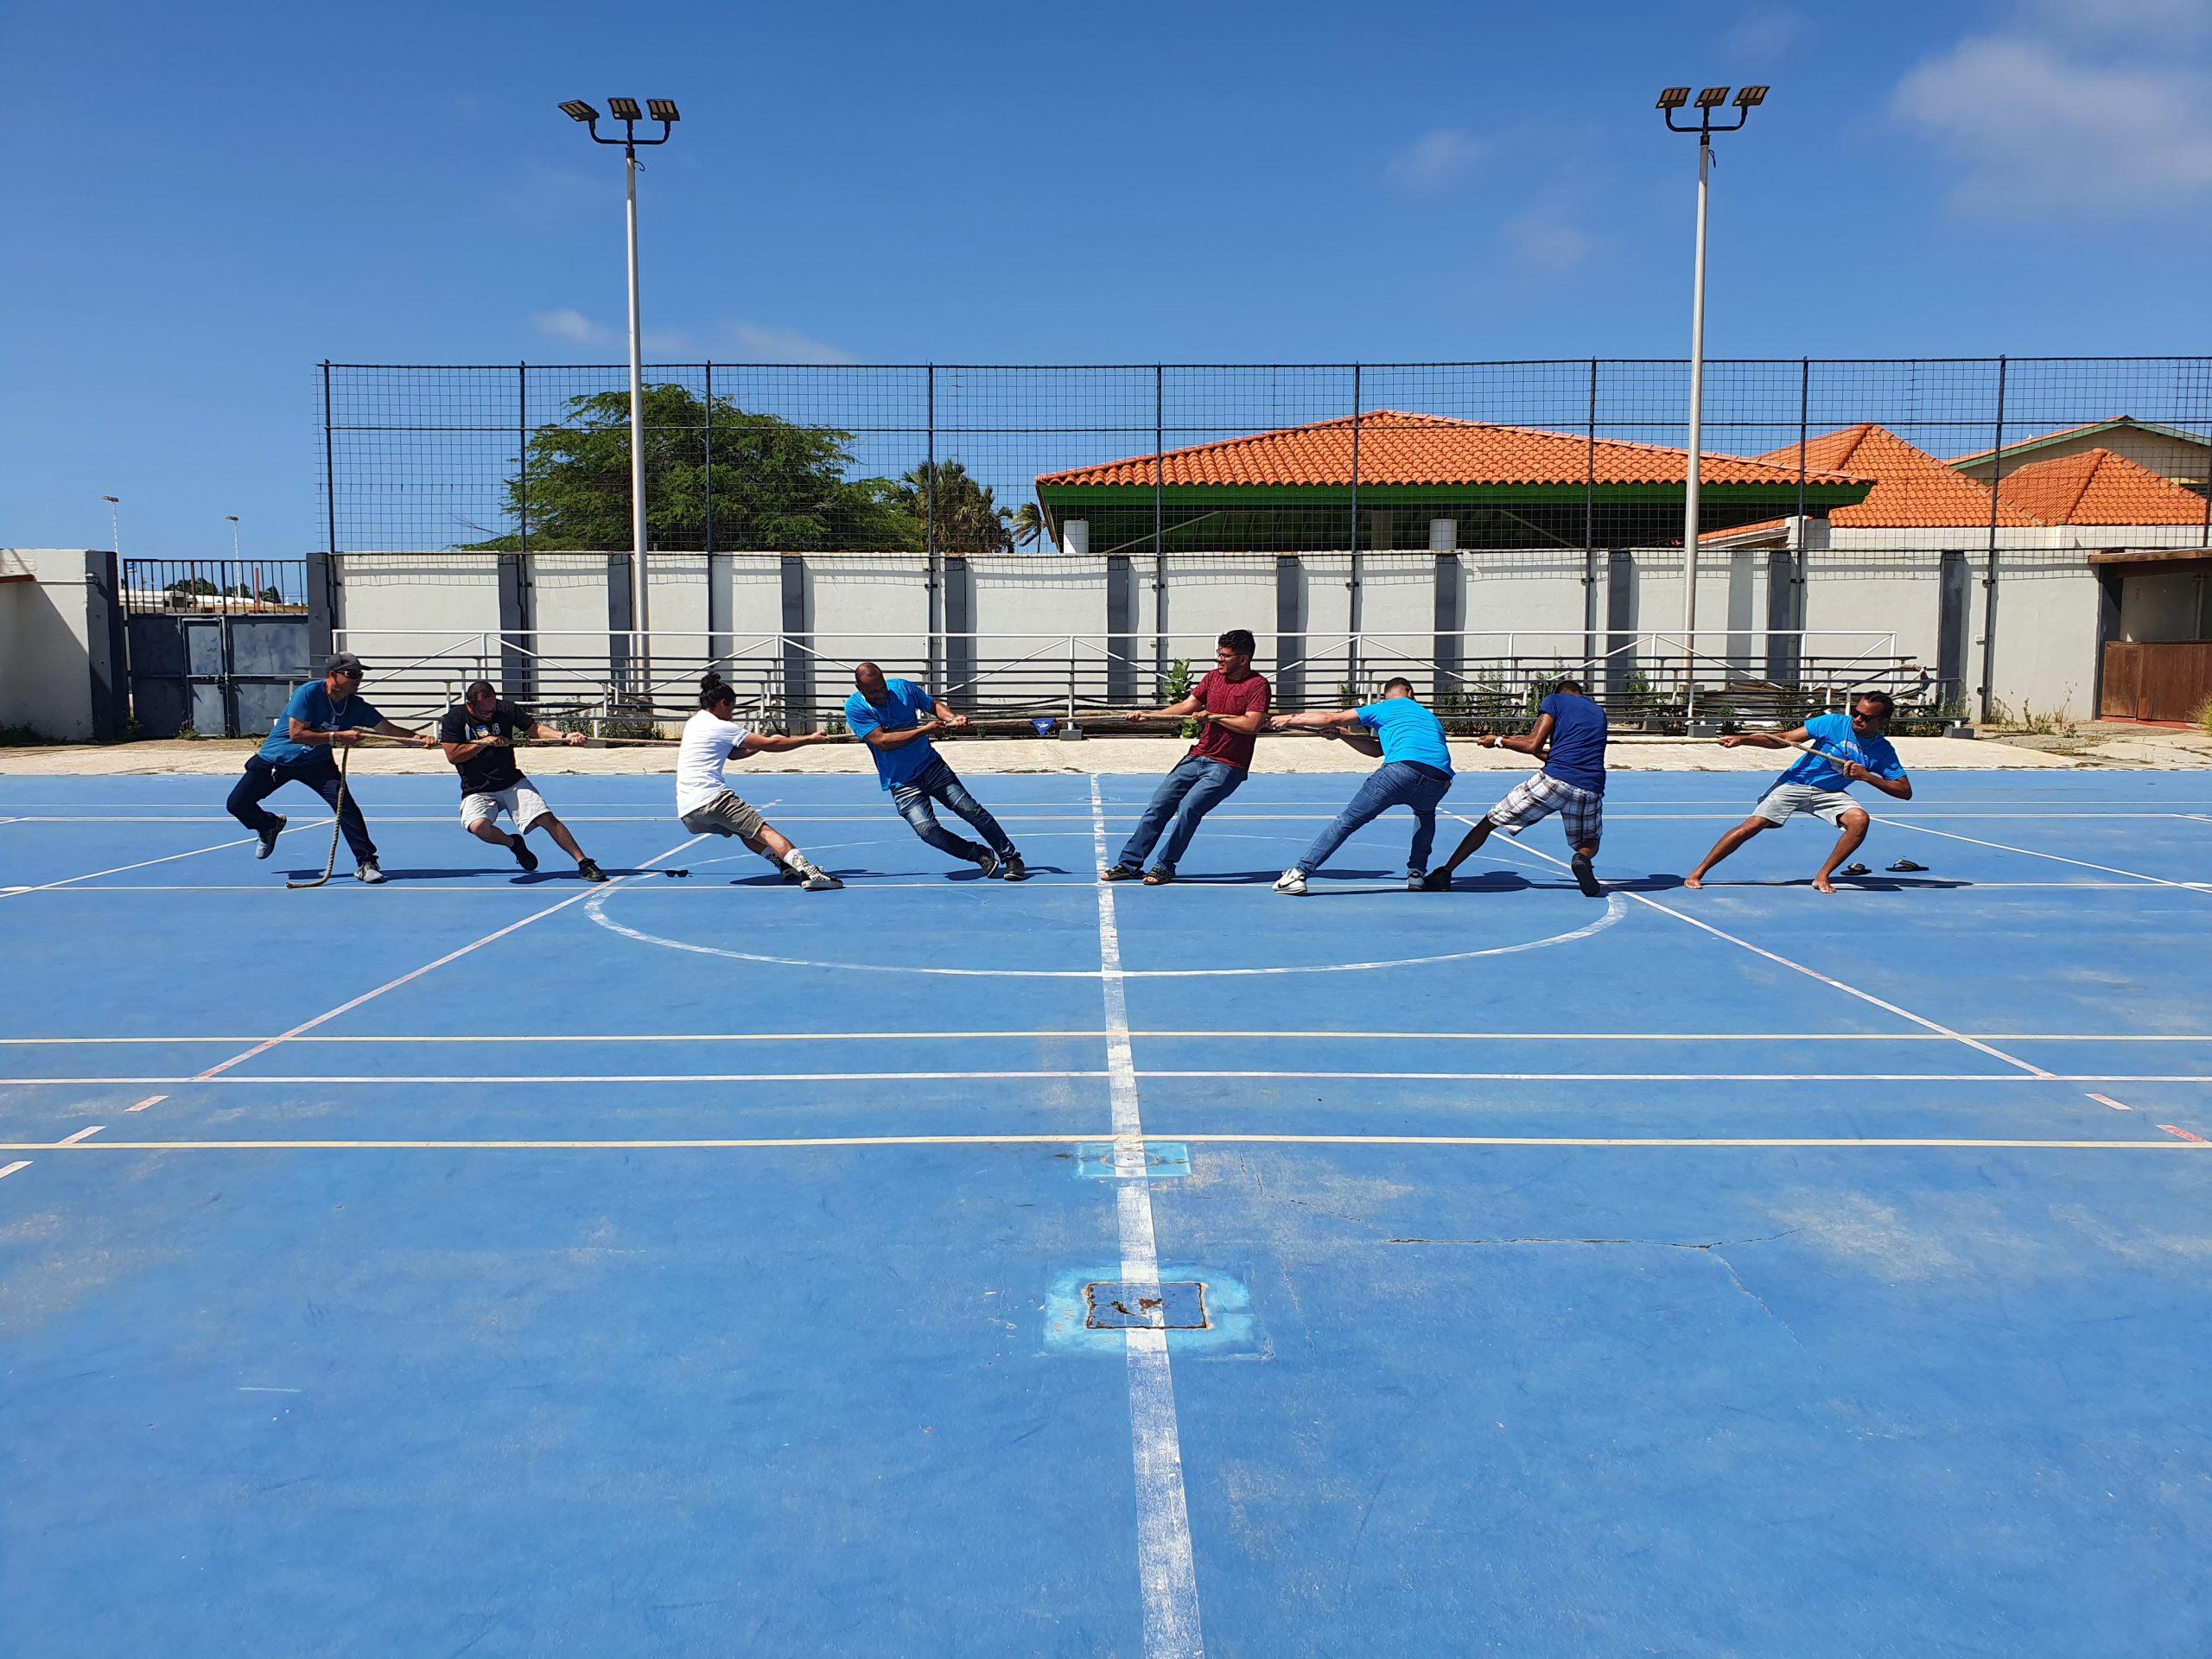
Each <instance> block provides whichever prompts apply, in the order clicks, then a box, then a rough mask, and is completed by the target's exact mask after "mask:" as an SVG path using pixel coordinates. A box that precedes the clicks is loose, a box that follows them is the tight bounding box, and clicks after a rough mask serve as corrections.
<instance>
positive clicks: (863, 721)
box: [845, 676, 937, 789]
mask: <svg viewBox="0 0 2212 1659" xmlns="http://www.w3.org/2000/svg"><path fill="white" fill-rule="evenodd" d="M883 689H884V690H885V691H886V692H887V693H888V694H889V696H888V697H887V700H886V702H884V704H883V706H882V707H881V708H880V709H879V708H878V707H876V705H875V704H874V703H872V702H869V701H868V699H867V698H866V697H864V696H861V694H860V693H859V692H857V691H855V692H854V693H853V695H852V696H849V697H847V698H846V699H845V729H846V730H848V731H849V732H850V733H852V734H853V735H854V736H855V737H857V738H859V739H860V740H861V741H862V742H867V741H868V734H869V733H870V732H874V731H879V730H880V731H886V732H910V731H912V730H913V728H915V727H917V726H918V725H920V724H921V723H922V721H925V720H926V719H928V718H929V716H930V715H931V711H932V710H933V709H934V708H935V707H936V703H937V699H936V698H934V697H932V696H930V694H929V693H928V692H927V691H926V690H924V689H923V688H922V687H920V686H918V685H917V684H915V683H913V681H912V680H894V679H892V678H891V677H889V676H886V677H885V678H884V682H883ZM868 753H870V754H872V755H874V757H875V777H876V782H877V783H878V785H880V787H882V788H884V789H895V788H896V787H898V785H900V784H911V783H912V782H913V781H914V779H917V778H918V777H920V776H921V775H922V774H923V773H924V772H927V771H928V770H929V768H930V762H931V761H932V760H936V759H937V751H936V749H934V748H933V747H931V745H930V741H929V739H927V738H926V737H918V738H916V739H915V740H914V741H912V742H911V743H901V744H900V745H899V747H897V748H895V749H879V748H877V747H874V745H872V744H871V745H870V746H869V748H868Z"/></svg>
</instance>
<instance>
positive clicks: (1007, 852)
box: [891, 755, 1014, 861]
mask: <svg viewBox="0 0 2212 1659" xmlns="http://www.w3.org/2000/svg"><path fill="white" fill-rule="evenodd" d="M932 801H936V802H938V803H940V804H943V805H944V806H946V807H949V808H950V809H951V810H953V811H955V812H957V813H958V814H959V815H960V816H961V817H963V818H965V819H967V820H968V822H969V823H971V824H973V825H974V826H975V827H976V831H977V833H978V834H980V835H981V836H982V837H983V839H984V840H985V841H988V842H990V843H991V851H993V852H995V853H996V854H997V855H999V857H1000V859H1001V860H1002V861H1003V860H1005V859H1009V858H1012V857H1014V843H1013V842H1011V841H1009V840H1007V833H1006V831H1005V830H1003V829H1000V828H999V821H998V820H997V819H996V818H995V817H992V816H991V815H990V814H989V813H988V812H987V811H985V810H983V804H982V802H981V801H979V800H977V799H976V798H975V797H974V796H973V795H970V794H969V792H968V785H965V784H963V783H962V782H961V781H960V775H959V774H958V773H957V772H954V771H953V769H952V768H951V767H950V766H946V765H945V764H944V757H943V756H942V755H940V756H938V757H937V758H935V759H933V760H931V762H930V764H929V767H928V769H927V770H926V771H925V772H922V773H921V775H920V776H919V777H918V778H916V779H913V780H912V782H910V783H904V784H893V785H892V786H891V804H893V806H895V807H897V808H898V809H899V817H902V818H904V819H906V822H907V823H910V824H912V826H913V829H914V833H915V834H916V835H918V836H920V837H921V838H922V839H923V840H924V841H926V842H929V844H930V845H931V846H932V847H934V848H936V849H938V851H939V852H940V853H949V854H950V855H952V856H953V857H955V858H964V859H968V860H970V861H974V860H978V859H981V858H982V855H983V849H982V848H981V847H978V846H977V845H976V843H975V842H972V841H969V840H967V839H965V838H964V837H963V836H956V835H954V834H953V833H952V832H951V831H950V830H949V829H944V827H942V826H941V825H940V824H939V823H938V821H937V814H936V813H935V812H933V811H931V810H930V803H931V802H932Z"/></svg>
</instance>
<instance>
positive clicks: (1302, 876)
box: [1275, 869, 1306, 899]
mask: <svg viewBox="0 0 2212 1659" xmlns="http://www.w3.org/2000/svg"><path fill="white" fill-rule="evenodd" d="M1275 891H1276V892H1277V893H1287V894H1288V895H1289V896H1290V897H1291V898H1293V899H1296V898H1299V897H1300V896H1302V895H1303V894H1304V893H1305V892H1306V872H1305V871H1303V870H1300V869H1288V870H1285V871H1284V872H1283V873H1282V874H1281V875H1279V876H1277V877H1276V878H1275Z"/></svg>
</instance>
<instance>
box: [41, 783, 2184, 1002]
mask: <svg viewBox="0 0 2212 1659" xmlns="http://www.w3.org/2000/svg"><path fill="white" fill-rule="evenodd" d="M1615 817H1616V818H1617V819H1618V814H1616V815H1615ZM383 822H384V820H383V819H382V818H378V823H383ZM441 822H442V820H441ZM563 822H564V823H565V822H566V820H565V819H564V820H563ZM784 822H785V823H789V822H791V820H790V819H788V818H786V819H785V820H784ZM1031 839H1032V840H1034V839H1036V837H1034V836H1032V837H1031ZM845 873H846V874H848V875H850V876H852V877H853V878H854V879H853V880H852V882H851V883H850V885H851V886H852V887H854V888H855V891H858V892H867V893H886V892H923V891H926V892H932V893H934V892H938V891H941V890H943V889H944V887H946V886H947V885H948V884H947V883H946V881H945V880H944V878H942V877H939V878H937V879H935V880H920V881H905V880H877V879H876V878H875V877H874V876H871V875H868V874H866V873H865V872H856V871H855V870H854V869H852V868H851V867H847V869H846V872H845ZM484 874H486V875H492V876H498V875H502V874H505V873H504V872H501V871H497V870H486V871H485V872H484ZM557 879H565V878H557V877H556V880H557ZM1325 880H1326V881H1327V882H1328V883H1329V884H1330V885H1327V886H1325V887H1323V888H1322V891H1323V892H1324V893H1398V892H1401V891H1402V887H1401V886H1400V885H1399V884H1398V883H1395V882H1389V881H1385V880H1382V879H1381V878H1376V885H1374V886H1372V887H1359V886H1357V885H1356V884H1357V880H1359V878H1357V877H1351V878H1347V879H1345V880H1343V881H1341V882H1338V880H1337V879H1336V878H1334V877H1328V878H1325ZM1842 880H1846V881H1850V882H1859V881H1872V882H1875V883H1897V884H1902V885H1903V886H1904V887H1906V888H1908V889H1911V890H1916V891H1923V892H1927V893H1952V892H1965V893H2020V892H2038V893H2052V892H2056V893H2150V892H2152V891H2154V888H2153V887H2151V886H2146V885H2145V882H2144V881H2141V880H2138V881H1973V880H1966V879H1964V878H1955V877H1945V876H1943V875H1942V874H1935V873H1930V874H1929V875H1928V877H1927V879H1925V880H1916V879H1915V877H1914V876H1913V875H1910V874H1900V875H1894V876H1893V875H1891V874H1890V873H1889V872H1888V871H1886V870H1877V871H1875V872H1874V873H1873V874H1872V875H1871V876H1855V875H1854V876H1846V877H1843V878H1842ZM1273 881H1274V877H1273V876H1264V877H1262V876H1258V875H1255V876H1252V877H1250V878H1249V879H1248V880H1235V881H1223V880H1207V879H1205V877H1198V878H1192V877H1185V878H1184V879H1183V880H1180V881H1179V882H1177V883H1176V889H1177V893H1178V895H1180V894H1183V893H1273V891H1274V888H1273V887H1272V885H1271V884H1272V883H1273ZM546 885H547V883H546V882H545V881H543V880H540V881H515V880H493V881H488V882H467V881H463V882H450V883H443V882H440V883H432V882H417V881H410V880H404V878H403V879H402V880H401V881H400V882H399V883H398V884H397V885H394V884H391V883H387V884H386V887H385V894H384V895H383V897H381V898H379V899H378V903H382V902H384V901H385V899H387V898H397V897H405V898H410V899H496V898H500V897H503V896H504V897H522V896H528V895H531V894H534V893H537V892H538V891H539V890H541V889H542V888H543V887H545V886H546ZM765 885H766V884H764V883H754V884H753V886H755V887H759V886H765ZM951 885H966V884H963V883H955V884H951ZM1025 885H1026V886H1027V887H1053V888H1060V887H1091V886H1094V885H1096V884H1095V883H1094V882H1093V881H1091V880H1090V879H1089V878H1076V877H1069V876H1063V877H1060V878H1058V879H1055V878H1053V877H1052V876H1049V875H1046V876H1039V875H1032V876H1031V877H1030V878H1029V880H1028V881H1027V883H1026V884H1025ZM1705 885H1706V887H1707V890H1708V891H1710V892H1714V893H1724V892H1725V893H1739V894H1744V895H1745V896H1749V895H1751V894H1753V893H1799V892H1802V891H1803V889H1804V887H1805V883H1804V881H1803V880H1802V879H1796V880H1783V881H1708V882H1707V883H1706V884H1705ZM2166 885H2167V886H2170V887H2188V888H2191V889H2193V890H2195V891H2196V892H2199V893H2212V881H2173V882H2169V883H2167V884H2166ZM734 886H735V884H734V883H728V884H725V883H722V882H718V881H709V882H707V883H705V884H703V885H695V886H691V887H658V886H654V885H652V884H647V885H645V886H644V887H637V888H633V889H632V896H633V897H634V896H636V895H637V894H639V893H662V894H666V895H670V896H673V895H675V894H677V893H684V894H687V895H688V894H690V893H708V894H712V893H728V892H730V891H731V889H732V888H733V887H734ZM1880 890H1882V891H1887V890H1888V887H1886V886H1885V887H1882V888H1881V889H1880ZM44 891H47V889H44V888H36V887H0V894H5V893H36V892H44ZM285 891H286V889H284V888H283V887H276V886H272V885H270V883H267V882H261V883H250V882H244V881H239V882H215V881H205V882H181V881H180V882H156V881H120V882H112V883H110V884H108V885H107V886H105V887H90V886H87V887H68V888H65V889H60V893H61V896H62V897H63V898H70V899H73V898H75V897H77V896H78V895H79V894H81V893H277V894H282V893H284V892H285ZM1171 902H1180V899H1179V898H1178V899H1177V900H1174V901H1171ZM1082 977H1088V975H1084V976H1082Z"/></svg>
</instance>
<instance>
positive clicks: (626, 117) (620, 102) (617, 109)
mask: <svg viewBox="0 0 2212 1659" xmlns="http://www.w3.org/2000/svg"><path fill="white" fill-rule="evenodd" d="M1721 92H1722V95H1723V96H1724V97H1725V96H1726V92H1727V89H1726V87H1723V88H1722V89H1721ZM607 114H608V115H610V116H612V117H613V118H614V119H615V120H617V121H642V120H644V119H645V111H643V110H641V109H639V107H638V100H637V99H634V98H610V99H607Z"/></svg>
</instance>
